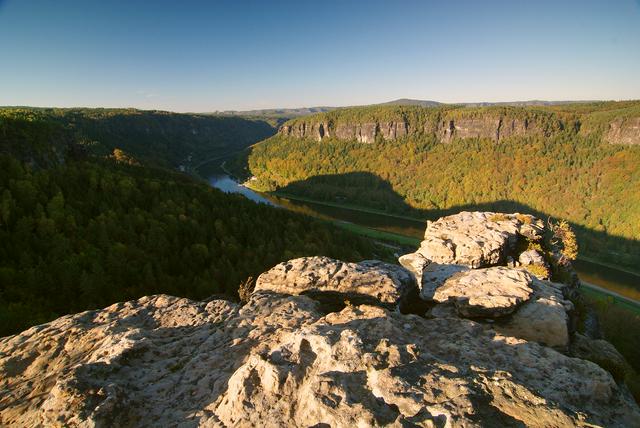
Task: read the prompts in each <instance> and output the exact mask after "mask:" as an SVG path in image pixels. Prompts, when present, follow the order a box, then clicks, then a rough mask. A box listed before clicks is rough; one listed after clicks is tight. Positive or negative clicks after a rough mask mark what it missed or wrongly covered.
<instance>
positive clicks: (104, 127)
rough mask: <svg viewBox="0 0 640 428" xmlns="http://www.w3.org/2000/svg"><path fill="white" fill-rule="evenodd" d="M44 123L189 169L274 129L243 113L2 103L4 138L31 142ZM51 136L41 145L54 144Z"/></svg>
mask: <svg viewBox="0 0 640 428" xmlns="http://www.w3.org/2000/svg"><path fill="white" fill-rule="evenodd" d="M43 127H54V128H55V129H57V131H58V132H60V133H64V134H65V135H66V138H67V140H69V139H71V140H73V141H77V142H80V143H82V144H83V145H84V147H85V149H86V150H87V151H89V152H90V153H92V154H96V155H102V156H104V155H108V154H111V153H112V152H113V150H114V149H116V148H118V149H120V150H122V151H124V152H125V153H127V154H129V155H131V156H132V157H133V158H135V159H138V160H139V161H141V162H143V163H145V164H153V165H157V166H162V167H169V168H178V167H180V166H182V167H183V168H181V169H185V170H188V169H191V168H193V167H196V166H197V165H198V164H200V163H202V162H204V161H206V160H207V159H211V158H216V157H220V156H224V155H228V154H229V153H232V152H234V151H238V150H241V149H244V148H245V147H248V146H250V145H251V144H254V143H256V142H258V141H260V140H263V139H265V138H267V137H269V136H271V135H273V134H274V133H275V128H274V127H273V126H272V125H270V124H269V123H268V122H267V121H265V120H262V119H247V118H242V117H221V116H213V115H201V114H178V113H170V112H163V111H143V110H136V109H58V108H42V109H38V108H0V138H3V139H4V141H5V142H10V143H11V144H17V142H31V143H33V142H34V137H37V136H39V135H42V131H43V130H42V129H40V130H38V129H36V128H43ZM56 140H59V138H57V139H56ZM48 141H51V140H45V141H44V142H43V144H40V145H39V147H38V151H41V150H45V151H47V150H50V148H49V147H47V142H48ZM22 146H23V148H24V147H29V146H30V144H22ZM18 149H20V148H18ZM37 154H38V152H36V155H37Z"/></svg>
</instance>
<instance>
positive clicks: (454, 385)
mask: <svg viewBox="0 0 640 428" xmlns="http://www.w3.org/2000/svg"><path fill="white" fill-rule="evenodd" d="M484 214H486V215H480V214H478V213H472V215H469V214H468V213H467V214H462V215H461V216H462V217H464V218H469V219H475V221H476V222H479V221H480V219H482V221H484V222H486V223H489V222H493V223H496V222H495V221H494V220H497V219H498V220H499V221H498V222H497V224H486V225H485V227H480V225H479V224H476V225H475V226H473V227H472V226H471V225H469V224H468V223H469V222H462V221H460V219H454V218H446V219H442V222H440V223H439V225H440V226H439V227H440V229H439V230H448V231H449V232H451V233H452V232H453V229H452V228H451V227H448V226H447V227H446V228H445V224H449V225H451V224H457V225H459V226H460V227H461V226H462V225H463V224H466V225H467V226H469V227H468V228H467V232H466V234H468V233H471V232H470V231H471V230H475V231H478V232H481V233H480V235H478V236H477V237H476V241H477V242H483V240H487V242H489V241H491V242H493V241H495V240H498V241H499V242H500V243H501V244H500V245H501V246H502V247H500V245H499V246H496V247H495V248H494V247H492V245H489V244H488V245H487V247H491V248H492V249H490V250H489V252H488V253H485V252H484V251H479V252H478V251H476V250H473V251H471V252H470V253H468V254H467V253H465V255H464V257H463V258H458V254H457V252H454V255H453V258H451V259H450V260H449V262H444V261H442V260H441V262H434V261H432V260H431V259H430V256H432V253H430V252H429V251H424V250H423V247H421V250H420V251H421V252H419V253H415V254H414V255H412V256H410V257H405V258H403V260H404V264H406V265H407V266H408V267H409V269H410V270H406V269H405V268H402V267H400V266H397V265H391V264H387V263H382V262H378V261H366V262H361V263H357V264H356V263H346V262H341V261H338V260H333V259H329V258H326V257H305V258H300V259H294V260H291V261H289V262H285V263H281V264H279V265H277V266H275V267H274V268H272V269H271V270H269V271H267V272H265V273H263V274H262V275H261V276H260V277H259V278H258V280H257V282H256V286H255V289H254V291H253V293H252V294H251V296H250V298H249V300H248V302H247V303H246V304H245V305H244V306H241V305H240V304H236V303H233V302H229V301H226V300H220V299H212V300H210V301H204V302H196V301H191V300H188V299H183V298H177V297H170V296H165V295H158V296H151V297H144V298H141V299H138V300H134V301H130V302H126V303H118V304H115V305H112V306H110V307H108V308H105V309H103V310H95V311H87V312H83V313H80V314H77V315H70V316H65V317H62V318H59V319H57V320H55V321H52V322H50V323H47V324H43V325H40V326H35V327H32V328H30V329H29V330H26V331H24V332H23V333H21V334H18V335H15V336H10V337H6V338H2V339H0V425H2V426H72V427H73V426H81V427H89V426H91V427H101V426H211V427H230V426H238V427H249V426H293V427H298V426H300V427H309V426H331V427H353V426H395V427H407V426H423V427H458V426H460V427H462V426H464V427H475V426H478V427H479V426H501V427H502V426H533V427H549V426H594V425H597V426H639V425H640V409H639V408H638V406H637V405H636V404H635V402H634V401H633V400H632V399H631V398H630V396H629V393H628V392H627V391H626V389H625V387H624V386H621V385H618V384H617V383H616V381H615V380H614V377H612V375H611V374H610V373H609V372H608V371H607V370H612V369H611V368H610V367H613V368H614V369H618V368H620V367H622V366H624V360H623V359H621V357H620V356H619V354H617V352H616V351H615V349H613V348H612V347H611V345H609V344H608V343H606V342H603V341H592V340H590V339H587V338H584V337H582V336H577V335H574V337H573V339H571V342H572V344H571V348H570V350H568V349H566V346H565V345H566V342H567V341H568V340H569V339H570V336H572V334H571V332H570V331H569V329H568V327H567V319H566V317H567V313H568V311H570V310H571V302H569V301H567V300H566V299H565V298H564V295H565V293H564V291H563V290H564V288H565V287H567V286H565V285H563V284H556V283H552V282H549V281H542V280H539V279H537V278H535V277H534V276H533V275H531V274H529V273H527V272H526V271H524V270H523V268H510V267H506V266H493V265H496V264H499V263H502V262H503V261H504V258H503V257H498V256H495V254H503V253H508V252H512V251H515V247H514V248H512V247H511V240H512V237H513V236H515V238H513V239H516V240H518V239H520V238H519V236H529V237H530V239H535V237H536V236H539V232H540V231H539V230H538V228H537V220H536V219H533V218H531V219H530V221H529V220H523V217H521V216H516V215H503V216H502V217H494V216H492V215H491V214H489V213H484ZM492 219H493V220H492ZM436 223H438V222H436ZM433 224H435V223H433ZM433 224H432V225H433ZM432 225H430V227H431V226H432ZM427 234H430V232H429V228H428V229H427ZM466 234H465V233H462V234H461V235H459V236H456V237H455V239H453V240H452V242H455V245H456V246H455V248H457V246H458V245H460V246H461V247H465V248H471V247H472V246H471V245H470V244H469V243H468V242H467V241H466ZM424 248H429V247H424ZM474 248H475V247H474ZM480 248H484V246H482V245H480ZM472 253H473V254H476V253H477V255H478V257H475V256H473V257H471V256H470V254H472ZM436 254H439V253H438V252H436ZM470 261H477V262H470ZM457 262H463V263H460V264H457ZM488 265H491V266H488ZM480 266H483V267H480ZM476 267H478V268H477V269H476ZM416 280H417V282H418V283H417V284H416ZM418 285H419V286H420V288H421V297H422V298H423V299H424V302H425V304H426V305H428V306H429V307H428V308H427V310H426V312H425V311H423V312H420V311H414V313H406V311H403V306H406V305H403V304H404V303H406V302H407V300H411V299H418V295H417V292H416V287H417V286H418ZM426 288H429V289H430V292H428V293H425V289H426ZM331 299H333V300H334V302H337V303H339V304H335V305H331V304H327V303H328V301H329V300H331ZM404 309H407V308H406V307H405V308H404ZM409 309H410V308H409ZM403 312H404V313H403ZM589 360H591V361H589ZM593 361H595V363H594V362H593ZM596 363H597V364H596ZM603 366H604V367H605V368H606V369H607V370H605V368H603Z"/></svg>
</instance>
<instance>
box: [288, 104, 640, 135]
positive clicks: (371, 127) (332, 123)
mask: <svg viewBox="0 0 640 428" xmlns="http://www.w3.org/2000/svg"><path fill="white" fill-rule="evenodd" d="M363 111H364V112H366V110H363ZM350 112H352V110H349V111H348V112H347V113H345V114H344V115H341V113H340V110H336V111H332V112H330V113H325V114H323V115H314V116H309V117H305V118H300V119H295V120H292V121H289V122H286V123H285V124H283V125H282V126H281V127H280V129H279V131H278V133H279V134H280V135H284V136H289V137H294V138H310V139H313V140H315V141H322V140H323V139H325V138H335V139H338V140H341V141H358V142H361V143H372V142H374V141H376V139H382V140H385V141H392V140H396V139H399V138H402V137H405V136H417V135H425V134H426V135H435V136H436V138H437V139H438V140H439V141H440V142H443V143H448V142H451V141H453V140H455V139H466V138H483V139H490V140H493V141H496V142H498V141H501V140H504V139H507V138H510V137H524V136H547V137H548V136H551V135H553V134H555V133H558V132H560V131H562V130H563V129H580V127H581V122H582V120H583V118H582V117H581V116H579V115H575V114H556V113H552V112H546V111H534V110H528V109H526V108H520V109H516V110H513V109H503V110H501V109H488V110H486V111H484V110H480V111H476V110H470V111H467V110H465V109H460V110H446V109H423V111H422V113H423V114H422V115H420V114H406V112H404V111H403V110H393V109H391V110H389V111H383V112H380V113H372V114H368V115H367V114H364V113H362V114H360V115H356V116H355V117H351V115H350ZM409 113H415V112H412V111H410V112H409ZM383 117H384V118H383ZM586 132H587V133H591V132H597V133H598V135H600V134H602V137H603V139H604V140H605V141H607V142H609V143H613V144H640V117H628V118H614V119H611V120H610V121H608V122H606V123H605V124H599V125H597V126H594V127H587V130H586Z"/></svg>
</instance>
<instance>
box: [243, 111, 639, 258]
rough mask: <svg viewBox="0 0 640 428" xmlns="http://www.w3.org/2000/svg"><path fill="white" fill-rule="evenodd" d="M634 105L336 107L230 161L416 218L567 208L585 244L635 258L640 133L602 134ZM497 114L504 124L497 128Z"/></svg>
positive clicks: (263, 179) (268, 177)
mask: <svg viewBox="0 0 640 428" xmlns="http://www.w3.org/2000/svg"><path fill="white" fill-rule="evenodd" d="M637 116H640V103H637V102H625V103H591V104H571V105H561V106H549V107H538V106H536V107H522V108H516V107H488V108H461V107H455V106H446V107H442V108H421V107H393V106H392V107H380V106H378V107H367V108H361V109H346V110H334V111H331V112H328V113H325V114H322V115H316V116H314V117H305V118H302V119H296V120H293V121H290V122H287V123H286V124H285V125H284V126H283V127H282V130H281V132H280V133H279V134H278V135H276V136H274V137H272V138H270V139H268V140H266V141H265V142H263V143H260V144H258V145H256V146H254V147H252V149H251V150H250V151H249V152H247V153H245V154H244V155H243V157H242V158H240V159H239V160H237V162H236V169H237V170H238V169H240V168H238V165H240V166H241V165H242V164H243V163H244V164H246V165H247V167H248V169H247V170H246V173H247V174H248V175H254V176H255V177H257V180H254V181H252V182H251V185H252V186H255V187H256V188H259V189H262V190H270V191H272V190H280V191H281V192H284V193H289V194H295V195H301V196H305V197H308V198H312V199H317V200H324V201H331V202H339V203H340V202H344V203H349V204H355V205H360V206H363V207H369V208H375V209H378V210H382V211H386V212H390V213H395V214H404V215H408V216H414V217H419V218H435V217H437V216H439V215H442V214H443V213H446V212H454V211H459V210H461V209H474V208H481V209H492V210H501V211H522V212H531V213H534V214H537V215H540V216H543V217H546V216H553V217H556V218H564V219H567V220H569V221H570V222H571V223H572V224H573V225H574V227H575V229H576V231H577V233H578V238H579V243H580V245H581V254H582V255H586V256H591V257H596V258H598V259H600V260H602V261H608V262H611V263H614V264H616V265H621V266H628V267H632V268H636V269H637V266H639V265H640V229H638V224H640V145H629V144H612V143H611V142H610V139H609V138H607V137H608V136H610V135H611V132H612V131H611V130H612V129H613V127H614V126H615V125H616V124H618V125H620V124H623V125H624V124H625V123H627V122H629V121H633V120H635V119H634V118H635V117H637ZM456 121H457V122H456ZM517 121H520V122H517ZM461 123H462V124H463V125H464V126H463V125H460V124H461ZM518 123H519V124H520V125H522V127H520V128H518V127H517V126H520V125H518ZM631 123H633V122H631ZM390 124H393V126H392V125H390ZM443 124H444V127H443V128H439V127H441V126H443ZM505 124H509V125H510V126H511V125H512V124H515V125H513V126H514V127H513V128H510V129H511V134H508V135H505V134H504V132H503V133H502V134H501V135H498V134H496V133H494V129H501V128H502V129H504V128H503V127H504V125H505ZM320 125H322V128H321V127H320ZM320 129H322V130H321V131H319V130H320ZM400 129H402V130H403V132H401V133H399V132H398V130H400ZM629 129H631V131H633V128H632V127H630V128H629ZM442 130H444V132H442V133H441V132H439V131H442ZM365 131H366V132H367V134H366V135H365ZM318 132H320V133H321V134H322V135H321V138H318V135H319V134H318ZM447 132H448V133H447ZM625 132H627V135H630V134H629V131H628V130H627V131H625ZM345 135H346V136H352V137H351V138H346V137H345ZM470 135H471V136H470ZM473 135H476V136H473ZM461 136H465V137H466V138H461ZM365 137H366V138H365ZM356 138H357V139H356ZM318 140H320V141H318ZM361 141H372V142H370V143H368V144H367V143H363V142H361Z"/></svg>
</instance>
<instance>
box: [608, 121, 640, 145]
mask: <svg viewBox="0 0 640 428" xmlns="http://www.w3.org/2000/svg"><path fill="white" fill-rule="evenodd" d="M604 139H605V141H608V142H609V143H612V144H628V145H633V144H640V117H630V118H626V119H616V120H615V121H613V122H611V123H610V124H609V129H608V130H607V131H606V132H605V135H604Z"/></svg>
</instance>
